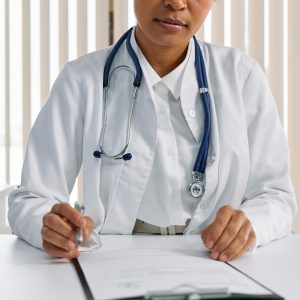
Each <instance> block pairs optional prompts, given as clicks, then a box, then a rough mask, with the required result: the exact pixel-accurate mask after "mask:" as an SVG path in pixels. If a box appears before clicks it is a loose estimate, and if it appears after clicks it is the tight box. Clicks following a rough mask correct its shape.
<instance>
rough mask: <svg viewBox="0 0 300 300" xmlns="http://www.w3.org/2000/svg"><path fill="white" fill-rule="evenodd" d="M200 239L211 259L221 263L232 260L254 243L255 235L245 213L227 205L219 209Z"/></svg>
mask: <svg viewBox="0 0 300 300" xmlns="http://www.w3.org/2000/svg"><path fill="white" fill-rule="evenodd" d="M201 237H202V240H203V242H204V244H205V245H206V247H207V248H208V249H210V250H211V257H212V258H213V259H218V260H221V261H229V260H232V259H233V258H235V257H237V255H241V254H243V253H244V252H246V251H247V250H248V249H249V248H251V247H252V246H253V245H254V243H255V233H254V230H253V228H252V225H251V223H250V221H249V220H248V219H247V217H246V215H245V213H244V212H243V211H240V210H237V209H234V208H233V207H231V206H228V205H226V206H223V207H221V208H220V209H219V211H218V213H217V215H216V219H215V221H214V222H213V223H212V224H210V225H209V226H208V227H207V228H206V229H204V230H203V232H202V233H201ZM244 249H246V250H244Z"/></svg>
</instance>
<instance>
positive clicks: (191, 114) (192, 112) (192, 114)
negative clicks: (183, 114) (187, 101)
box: [188, 108, 196, 118]
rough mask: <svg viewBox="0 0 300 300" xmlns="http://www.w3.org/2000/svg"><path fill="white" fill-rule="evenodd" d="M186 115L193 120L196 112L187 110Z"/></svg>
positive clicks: (191, 109)
mask: <svg viewBox="0 0 300 300" xmlns="http://www.w3.org/2000/svg"><path fill="white" fill-rule="evenodd" d="M188 114H189V116H190V117H191V118H194V117H195V116H196V112H195V110H194V109H193V108H190V109H189V111H188Z"/></svg>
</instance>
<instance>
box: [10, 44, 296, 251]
mask: <svg viewBox="0 0 300 300" xmlns="http://www.w3.org/2000/svg"><path fill="white" fill-rule="evenodd" d="M201 47H202V51H203V55H204V59H205V64H206V69H207V74H208V80H209V88H210V97H211V118H212V134H211V138H210V148H209V155H208V163H207V168H206V192H205V195H204V198H203V200H202V202H201V204H199V205H197V206H196V209H195V211H194V214H193V216H192V219H191V222H190V224H189V227H188V228H187V230H186V232H185V233H186V234H199V233H200V232H201V230H202V229H203V228H205V227H206V226H207V225H208V224H209V223H210V222H212V221H213V219H214V217H215V213H216V211H217V209H218V208H220V207H221V206H223V205H225V204H229V205H231V206H233V207H235V208H241V209H243V210H244V211H245V213H246V214H247V216H248V218H249V219H250V221H251V222H252V225H253V227H254V230H255V233H256V236H257V245H264V244H266V243H268V242H270V241H271V240H273V239H277V238H280V237H283V236H285V235H287V234H288V233H289V232H290V230H291V224H292V220H293V216H294V214H295V211H296V201H295V196H294V193H293V189H292V186H291V183H290V179H289V175H288V171H289V162H288V149H287V144H286V141H285V137H284V133H283V130H282V127H281V124H280V121H279V119H278V116H277V112H276V108H275V105H274V101H273V97H272V95H271V92H270V89H269V87H268V85H267V82H266V79H265V77H264V74H263V72H262V70H261V69H260V68H259V66H258V65H257V63H255V62H254V61H253V60H252V59H251V58H249V57H247V56H245V55H244V54H243V53H241V52H240V51H238V50H234V49H230V48H225V47H220V46H214V45H211V44H207V43H204V44H202V45H201ZM109 51H110V48H107V49H104V50H102V51H97V52H94V53H91V54H88V55H85V56H82V57H80V58H79V59H77V60H75V61H73V62H70V63H68V64H66V66H65V67H64V69H63V71H62V72H61V74H60V75H59V77H58V79H57V80H56V82H55V84H54V86H53V89H52V91H51V94H50V96H49V99H48V101H47V103H46V104H45V106H44V107H43V109H42V111H41V112H40V114H39V116H38V118H37V120H36V122H35V124H34V126H33V129H32V131H31V134H30V138H29V142H28V147H27V151H26V156H25V161H24V166H23V171H22V182H21V185H20V187H19V188H18V189H17V190H15V191H14V192H13V193H12V194H11V195H10V197H9V222H10V225H11V227H12V230H13V232H14V233H15V234H17V235H18V236H20V237H21V238H23V239H25V240H27V241H28V242H29V243H31V244H32V245H34V246H36V247H42V240H41V235H40V230H41V227H42V217H43V215H45V214H46V213H47V212H49V211H50V209H51V207H52V206H53V205H54V204H56V203H59V202H63V201H68V199H69V194H70V192H71V190H72V187H73V184H74V181H75V179H76V176H77V173H78V171H79V169H80V167H81V165H82V166H83V195H84V202H85V207H86V215H89V216H91V217H92V218H93V219H94V222H95V230H96V231H97V232H99V233H101V234H117V233H118V234H131V233H132V229H133V226H134V224H135V221H136V217H137V215H138V211H139V205H140V202H141V199H142V196H143V193H144V191H145V188H146V186H147V182H148V179H149V176H150V174H151V169H152V164H153V160H154V156H155V149H156V134H157V115H156V106H155V101H154V99H152V98H151V94H150V92H149V90H148V88H147V85H146V84H145V82H144V81H143V83H142V86H141V91H140V93H139V97H138V101H137V102H136V107H135V109H134V113H133V120H132V125H131V139H130V145H129V152H131V153H132V154H133V159H132V160H130V161H127V162H124V161H123V160H119V161H114V162H110V163H105V164H103V166H101V164H102V162H101V160H99V159H97V158H95V157H94V156H93V152H94V151H95V150H97V149H98V141H99V135H100V131H101V126H102V105H103V101H102V76H103V66H104V64H105V60H106V58H107V55H108V53H109ZM192 63H193V62H192ZM118 65H129V66H130V67H131V68H132V69H134V65H133V63H132V61H131V58H130V56H129V54H128V52H127V50H126V47H125V45H123V46H122V47H121V49H120V50H119V53H118V54H117V57H116V58H115V61H114V63H113V68H114V67H115V66H118ZM118 74H119V75H116V76H115V77H114V78H115V79H113V80H112V82H111V89H110V93H109V105H111V106H110V110H109V111H110V113H109V119H110V118H112V119H110V120H113V121H110V126H109V128H108V129H107V132H106V142H105V143H106V149H107V150H108V151H113V152H116V151H117V150H118V149H121V147H122V146H123V145H124V139H123V138H121V137H119V135H120V132H119V131H120V130H119V129H120V128H123V130H124V128H126V124H125V122H126V120H127V116H126V118H124V117H123V115H124V111H126V109H127V107H128V102H126V101H127V100H128V99H130V97H131V95H132V77H131V75H129V74H130V73H129V72H123V71H119V73H118ZM195 88H197V82H196V78H195V76H194V74H184V77H183V82H182V88H181V95H182V96H183V97H182V99H187V98H188V97H189V93H190V92H191V91H193V90H194V89H195ZM124 99H125V100H126V101H125V100H124ZM182 106H183V110H186V108H185V107H184V106H185V103H184V102H183V101H182ZM199 122H202V120H199ZM187 155H189V154H188V153H187ZM101 167H103V169H102V170H101ZM100 170H101V172H100ZM191 171H192V170H191ZM100 174H102V176H100ZM100 177H101V178H100ZM100 181H102V184H100ZM103 183H104V184H103ZM100 186H101V188H102V189H104V190H103V191H101V194H103V195H104V196H103V197H102V199H101V198H100V192H99V189H100ZM154 213H155V212H154Z"/></svg>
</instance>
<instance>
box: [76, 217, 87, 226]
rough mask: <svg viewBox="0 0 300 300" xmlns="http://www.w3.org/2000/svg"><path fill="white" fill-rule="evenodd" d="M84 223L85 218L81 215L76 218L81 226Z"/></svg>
mask: <svg viewBox="0 0 300 300" xmlns="http://www.w3.org/2000/svg"><path fill="white" fill-rule="evenodd" d="M84 223H85V219H84V218H83V217H79V218H78V220H77V224H78V225H79V226H83V225H84Z"/></svg>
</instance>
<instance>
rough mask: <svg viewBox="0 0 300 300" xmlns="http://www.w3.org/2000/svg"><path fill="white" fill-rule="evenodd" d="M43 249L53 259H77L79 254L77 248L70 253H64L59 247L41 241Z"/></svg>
mask: <svg viewBox="0 0 300 300" xmlns="http://www.w3.org/2000/svg"><path fill="white" fill-rule="evenodd" d="M43 248H44V249H45V251H46V252H47V253H48V254H49V255H51V256H54V257H60V258H69V259H71V258H75V257H78V256H79V254H80V253H79V250H78V248H75V249H73V250H70V251H66V250H64V249H62V248H60V247H57V246H55V245H53V244H52V243H48V242H47V241H45V240H43Z"/></svg>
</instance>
